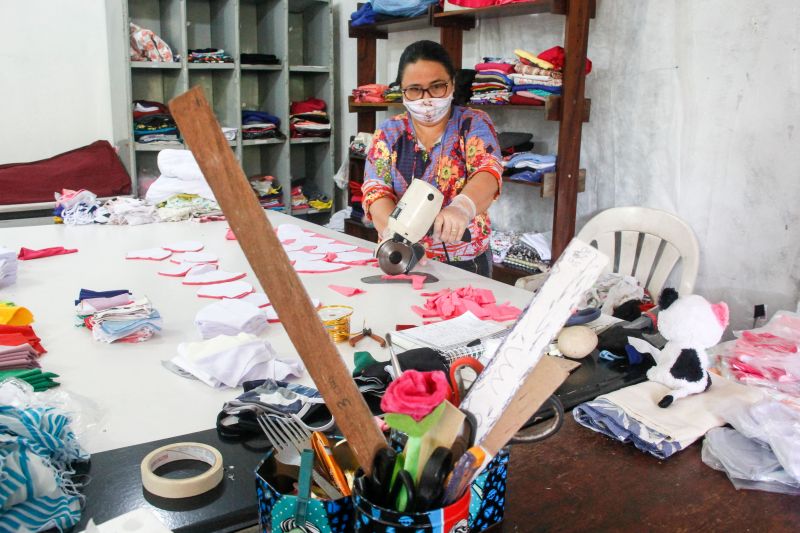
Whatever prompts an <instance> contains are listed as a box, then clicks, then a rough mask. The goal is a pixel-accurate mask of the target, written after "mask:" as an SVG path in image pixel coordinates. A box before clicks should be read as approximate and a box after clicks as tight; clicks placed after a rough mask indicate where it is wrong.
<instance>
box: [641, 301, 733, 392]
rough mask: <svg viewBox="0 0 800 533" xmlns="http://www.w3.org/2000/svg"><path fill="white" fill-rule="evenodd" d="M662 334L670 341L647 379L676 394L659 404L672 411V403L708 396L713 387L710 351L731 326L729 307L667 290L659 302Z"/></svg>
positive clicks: (659, 320) (649, 371)
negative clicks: (701, 394)
mask: <svg viewBox="0 0 800 533" xmlns="http://www.w3.org/2000/svg"><path fill="white" fill-rule="evenodd" d="M658 305H659V308H660V312H659V314H658V331H659V332H660V333H661V335H662V336H663V337H664V338H665V339H666V340H667V344H666V345H665V346H664V348H663V349H662V350H661V353H660V354H655V357H656V366H654V367H653V368H651V369H650V370H648V371H647V378H648V379H649V380H650V381H655V382H657V383H661V384H662V385H666V386H667V387H669V388H670V389H672V392H671V393H670V394H667V395H666V396H664V397H663V398H661V400H660V401H659V402H658V406H659V407H669V406H670V405H671V404H672V402H674V401H675V400H678V399H680V398H683V397H685V396H689V395H690V394H697V393H699V392H705V391H706V390H708V388H709V387H710V386H711V377H710V376H709V375H708V354H707V353H706V349H708V348H711V347H712V346H714V345H716V344H717V343H718V342H719V341H720V339H721V338H722V333H723V332H724V331H725V327H726V326H727V325H728V306H727V305H726V304H725V303H724V302H720V303H716V304H712V303H709V302H708V300H706V299H705V298H703V297H702V296H698V295H696V294H692V295H689V296H684V297H682V298H679V297H678V293H677V292H676V291H675V289H669V288H668V289H664V291H663V292H662V293H661V297H660V298H659V300H658Z"/></svg>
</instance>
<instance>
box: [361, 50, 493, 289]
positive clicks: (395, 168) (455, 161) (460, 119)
mask: <svg viewBox="0 0 800 533" xmlns="http://www.w3.org/2000/svg"><path fill="white" fill-rule="evenodd" d="M454 78H455V68H454V67H453V62H452V61H451V60H450V57H449V56H448V55H447V52H446V51H445V49H444V48H443V47H442V46H441V45H440V44H439V43H435V42H433V41H417V42H415V43H413V44H411V45H409V46H408V47H407V48H406V49H405V50H404V51H403V55H402V56H400V64H399V66H398V69H397V80H398V82H399V83H400V88H401V89H402V91H403V104H404V105H405V107H406V110H407V112H406V113H403V114H401V115H398V116H396V117H393V118H390V119H388V120H386V121H385V122H384V123H383V124H381V126H380V127H379V128H378V130H377V131H376V132H375V136H374V137H373V140H372V146H371V147H370V150H369V152H368V154H367V164H366V171H365V176H364V185H363V186H362V192H363V194H364V212H365V213H366V214H367V217H368V218H370V219H371V220H372V221H373V223H374V224H375V228H376V229H377V230H378V234H379V235H380V236H381V240H383V239H385V238H389V237H391V235H388V230H387V227H386V226H387V222H388V219H389V215H390V214H391V213H392V211H393V210H394V208H395V205H396V204H397V201H398V199H399V198H400V197H401V196H402V195H403V193H404V192H405V191H406V189H407V188H408V185H409V183H411V180H412V179H415V178H417V179H422V180H424V181H426V182H428V183H431V184H433V185H435V186H436V187H437V188H438V189H439V190H440V191H442V194H444V207H443V208H442V210H441V212H440V213H439V215H438V216H437V217H436V221H435V222H434V225H433V235H432V236H431V237H426V238H425V239H424V240H423V244H424V245H425V247H426V249H427V252H426V255H427V257H428V258H431V259H434V260H438V261H443V262H448V263H449V264H451V265H454V266H457V267H459V268H463V269H465V270H469V271H471V272H475V273H478V274H481V275H483V276H487V277H488V276H490V275H491V271H492V258H491V252H490V250H489V235H490V233H491V227H490V224H489V215H488V214H487V212H486V211H487V210H488V209H489V206H490V205H491V204H492V202H493V201H494V200H495V198H497V196H498V195H499V194H500V184H501V183H502V179H501V176H502V172H503V166H502V163H501V156H500V146H499V145H498V142H497V134H496V133H495V131H494V126H493V125H492V122H491V120H490V119H489V117H488V116H487V115H486V113H484V112H482V111H478V110H474V109H468V108H465V107H461V106H454V105H453V104H452V101H453V89H454V87H453V80H454ZM465 229H469V231H470V235H471V237H472V239H471V241H470V242H462V241H461V239H462V236H463V235H464V230H465Z"/></svg>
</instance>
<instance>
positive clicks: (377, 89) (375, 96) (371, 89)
mask: <svg viewBox="0 0 800 533" xmlns="http://www.w3.org/2000/svg"><path fill="white" fill-rule="evenodd" d="M388 90H389V86H388V85H381V84H380V83H369V84H367V85H359V86H358V87H357V88H355V89H353V100H354V101H355V102H356V103H359V104H360V103H382V102H384V99H383V95H384V93H386V91H388Z"/></svg>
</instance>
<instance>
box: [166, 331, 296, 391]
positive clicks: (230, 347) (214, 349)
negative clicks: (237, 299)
mask: <svg viewBox="0 0 800 533" xmlns="http://www.w3.org/2000/svg"><path fill="white" fill-rule="evenodd" d="M171 362H172V364H174V365H175V366H177V367H178V368H180V369H181V370H183V371H185V372H187V373H189V374H191V375H192V376H194V377H196V378H197V379H199V380H200V381H202V382H203V383H205V384H206V385H208V386H210V387H215V388H220V387H239V386H240V385H241V384H242V383H244V382H245V381H252V380H256V379H266V378H272V379H280V380H282V379H286V378H287V377H289V376H290V375H294V376H297V377H300V376H301V375H302V368H303V367H302V365H301V363H300V362H299V361H296V360H290V361H285V360H281V359H279V358H278V356H277V354H276V353H275V350H274V349H273V348H272V345H271V344H270V343H269V341H267V340H265V339H259V338H258V337H256V336H255V335H250V334H249V333H239V334H238V335H233V336H232V335H219V336H217V337H214V338H213V339H209V340H204V341H200V342H183V343H181V344H179V345H178V355H177V357H174V358H172V360H171Z"/></svg>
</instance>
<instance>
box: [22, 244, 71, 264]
mask: <svg viewBox="0 0 800 533" xmlns="http://www.w3.org/2000/svg"><path fill="white" fill-rule="evenodd" d="M77 251H78V249H77V248H64V247H63V246H53V247H52V248H42V249H41V250H33V249H31V248H24V247H23V248H20V249H19V254H18V255H17V259H19V260H20V261H29V260H31V259H41V258H42V257H51V256H54V255H66V254H74V253H76V252H77Z"/></svg>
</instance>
